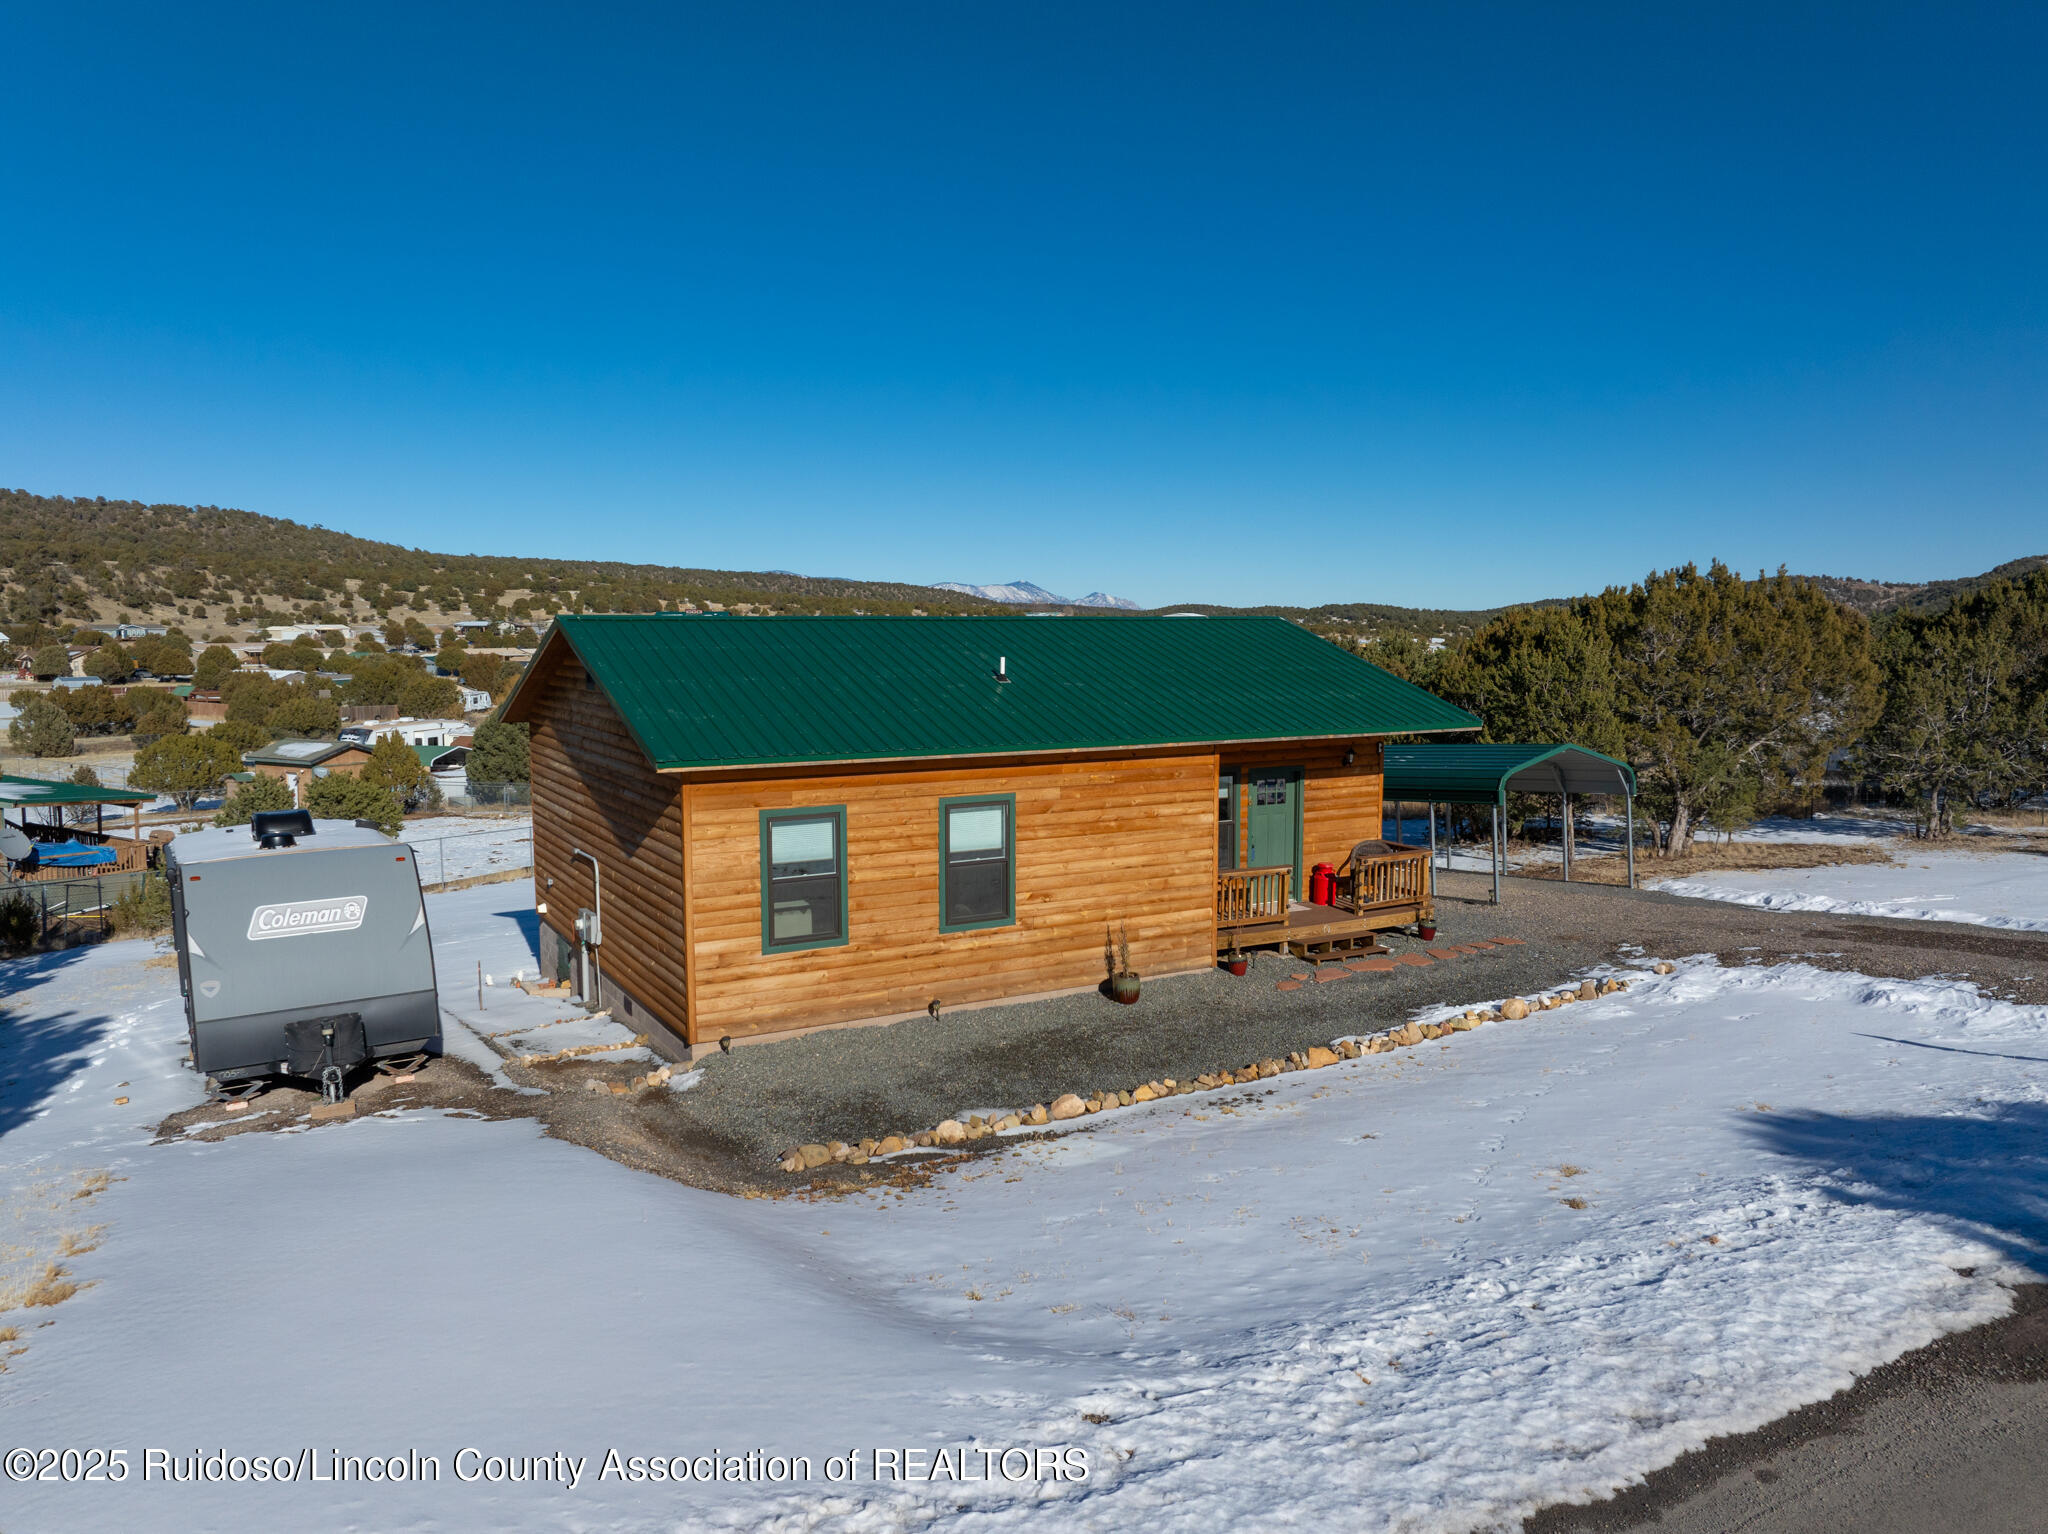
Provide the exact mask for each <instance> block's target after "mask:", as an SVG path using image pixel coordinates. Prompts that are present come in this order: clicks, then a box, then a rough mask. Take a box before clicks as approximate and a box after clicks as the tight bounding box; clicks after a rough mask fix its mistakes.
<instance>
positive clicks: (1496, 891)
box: [1493, 799, 1501, 905]
mask: <svg viewBox="0 0 2048 1534" xmlns="http://www.w3.org/2000/svg"><path fill="white" fill-rule="evenodd" d="M1500 854H1501V846H1500V801H1499V800H1498V799H1496V800H1495V801H1494V804H1493V903H1494V904H1495V905H1499V904H1500Z"/></svg>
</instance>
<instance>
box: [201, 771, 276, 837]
mask: <svg viewBox="0 0 2048 1534" xmlns="http://www.w3.org/2000/svg"><path fill="white" fill-rule="evenodd" d="M290 808H292V791H291V790H290V789H289V788H287V787H286V786H285V781H284V779H283V778H266V777H264V776H263V775H262V774H261V773H258V774H257V775H256V776H255V777H253V778H251V779H250V780H249V781H248V782H246V783H244V784H242V785H240V786H239V787H238V788H236V789H235V791H234V792H233V793H232V794H230V795H228V800H227V803H226V804H223V805H222V806H221V808H220V813H219V814H218V815H216V816H214V817H213V823H214V824H215V825H217V826H246V825H247V824H248V823H249V822H250V821H251V820H252V819H253V818H254V817H256V816H257V815H260V814H262V813H264V812H265V811H267V810H288V809H290Z"/></svg>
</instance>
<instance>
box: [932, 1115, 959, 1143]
mask: <svg viewBox="0 0 2048 1534" xmlns="http://www.w3.org/2000/svg"><path fill="white" fill-rule="evenodd" d="M966 1141H967V1126H966V1125H965V1124H963V1123H961V1122H960V1121H959V1120H958V1119H945V1120H942V1121H941V1122H939V1123H937V1124H934V1125H933V1126H932V1144H934V1145H963V1144H965V1143H966Z"/></svg>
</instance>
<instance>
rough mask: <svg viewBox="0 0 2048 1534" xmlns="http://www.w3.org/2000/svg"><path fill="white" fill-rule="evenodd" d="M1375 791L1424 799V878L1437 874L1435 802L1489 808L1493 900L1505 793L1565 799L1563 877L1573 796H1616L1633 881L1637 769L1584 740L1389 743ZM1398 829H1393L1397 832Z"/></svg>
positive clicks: (1389, 797) (1403, 799) (1567, 870)
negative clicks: (1621, 805)
mask: <svg viewBox="0 0 2048 1534" xmlns="http://www.w3.org/2000/svg"><path fill="white" fill-rule="evenodd" d="M1381 763H1382V767H1383V770H1384V773H1385V776H1384V778H1383V780H1382V787H1381V796H1382V799H1383V800H1386V801H1391V802H1392V803H1393V804H1394V805H1395V806H1397V808H1396V811H1395V821H1394V824H1395V826H1396V827H1398V826H1399V825H1400V823H1401V822H1400V818H1399V809H1398V806H1400V805H1403V804H1427V805H1428V806H1429V807H1430V809H1429V850H1430V865H1429V866H1430V879H1431V881H1432V885H1431V887H1432V889H1434V880H1435V878H1436V872H1435V870H1436V856H1435V854H1436V806H1438V805H1439V804H1489V805H1492V806H1493V899H1494V904H1496V905H1498V904H1499V903H1500V869H1501V862H1502V859H1503V855H1504V850H1505V849H1504V848H1503V846H1502V843H1501V836H1502V834H1503V831H1502V826H1501V813H1500V812H1501V810H1502V809H1503V808H1504V807H1505V806H1506V804H1507V799H1508V795H1509V794H1511V793H1516V794H1557V795H1559V796H1560V797H1561V798H1562V799H1563V801H1564V824H1565V835H1564V876H1565V879H1566V881H1567V882H1569V881H1570V879H1571V876H1572V854H1571V831H1570V827H1571V811H1572V795H1573V794H1620V795H1621V796H1622V799H1623V801H1624V804H1625V806H1626V810H1627V816H1628V886H1629V888H1630V889H1634V888H1635V885H1636V775H1635V771H1634V769H1633V768H1631V767H1630V766H1629V765H1628V763H1626V762H1621V761H1616V760H1615V759H1614V758H1613V757H1611V756H1607V755H1604V754H1603V753H1601V752H1598V751H1592V750H1588V749H1587V748H1586V747H1584V746H1573V745H1563V746H1496V745H1472V746H1388V747H1386V748H1385V751H1384V754H1383V755H1382V757H1381ZM1396 834H1397V835H1398V831H1397V833H1396Z"/></svg>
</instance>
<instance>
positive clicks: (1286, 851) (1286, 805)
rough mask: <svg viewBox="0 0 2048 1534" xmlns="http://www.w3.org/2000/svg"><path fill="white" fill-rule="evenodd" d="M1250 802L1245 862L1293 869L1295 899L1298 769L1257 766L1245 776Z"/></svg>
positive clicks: (1298, 860) (1297, 881)
mask: <svg viewBox="0 0 2048 1534" xmlns="http://www.w3.org/2000/svg"><path fill="white" fill-rule="evenodd" d="M1246 776H1247V780H1248V782H1249V785H1250V790H1251V791H1250V793H1249V794H1248V795H1247V796H1246V797H1247V798H1249V799H1250V801H1251V803H1250V805H1249V806H1248V807H1247V809H1246V813H1245V836H1246V844H1245V845H1246V854H1245V861H1246V863H1247V865H1248V866H1250V867H1252V868H1292V869H1293V870H1294V886H1293V888H1292V890H1291V891H1290V893H1291V894H1292V895H1293V897H1294V898H1295V899H1296V900H1303V899H1306V898H1307V896H1306V894H1305V892H1304V891H1303V889H1302V887H1301V769H1300V768H1299V767H1258V768H1254V769H1252V770H1251V771H1250V772H1249V773H1248V774H1247V775H1246Z"/></svg>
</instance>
